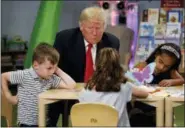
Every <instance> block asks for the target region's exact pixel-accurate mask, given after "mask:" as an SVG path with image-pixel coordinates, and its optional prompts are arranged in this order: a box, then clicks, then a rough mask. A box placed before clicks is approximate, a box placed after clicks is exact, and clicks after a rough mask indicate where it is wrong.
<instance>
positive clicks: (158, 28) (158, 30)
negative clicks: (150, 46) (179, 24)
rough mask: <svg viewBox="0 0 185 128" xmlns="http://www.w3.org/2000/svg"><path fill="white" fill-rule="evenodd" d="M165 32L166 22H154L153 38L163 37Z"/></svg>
mask: <svg viewBox="0 0 185 128" xmlns="http://www.w3.org/2000/svg"><path fill="white" fill-rule="evenodd" d="M165 34H166V24H155V25H154V36H155V38H164V37H165Z"/></svg>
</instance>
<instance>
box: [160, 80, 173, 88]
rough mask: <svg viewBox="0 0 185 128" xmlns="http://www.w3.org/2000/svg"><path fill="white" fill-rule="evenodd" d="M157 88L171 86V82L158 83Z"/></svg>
mask: <svg viewBox="0 0 185 128" xmlns="http://www.w3.org/2000/svg"><path fill="white" fill-rule="evenodd" d="M159 86H163V87H168V86H172V82H171V80H162V81H161V82H159Z"/></svg>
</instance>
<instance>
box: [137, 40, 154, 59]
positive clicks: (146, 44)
mask: <svg viewBox="0 0 185 128" xmlns="http://www.w3.org/2000/svg"><path fill="white" fill-rule="evenodd" d="M154 47H155V44H154V38H152V37H151V38H145V37H143V38H140V39H139V42H138V45H137V50H136V56H135V62H142V61H145V60H146V58H147V57H148V56H149V55H150V53H151V52H152V51H153V50H154Z"/></svg>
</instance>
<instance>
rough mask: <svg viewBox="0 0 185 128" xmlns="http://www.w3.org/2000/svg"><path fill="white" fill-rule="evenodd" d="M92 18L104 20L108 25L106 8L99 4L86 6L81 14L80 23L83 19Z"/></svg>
mask: <svg viewBox="0 0 185 128" xmlns="http://www.w3.org/2000/svg"><path fill="white" fill-rule="evenodd" d="M90 19H97V20H99V21H103V22H104V24H105V26H104V27H106V24H107V23H106V15H105V12H104V10H103V9H102V8H101V7H98V6H91V7H87V8H85V9H84V10H83V11H82V12H81V14H80V18H79V24H81V22H83V21H88V20H90Z"/></svg>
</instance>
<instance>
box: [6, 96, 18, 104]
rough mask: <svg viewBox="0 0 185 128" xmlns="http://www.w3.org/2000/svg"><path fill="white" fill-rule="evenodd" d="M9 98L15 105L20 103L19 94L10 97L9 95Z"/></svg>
mask: <svg viewBox="0 0 185 128" xmlns="http://www.w3.org/2000/svg"><path fill="white" fill-rule="evenodd" d="M7 99H8V101H9V102H10V103H11V104H13V105H16V104H17V103H18V97H17V95H16V96H9V97H7Z"/></svg>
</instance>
